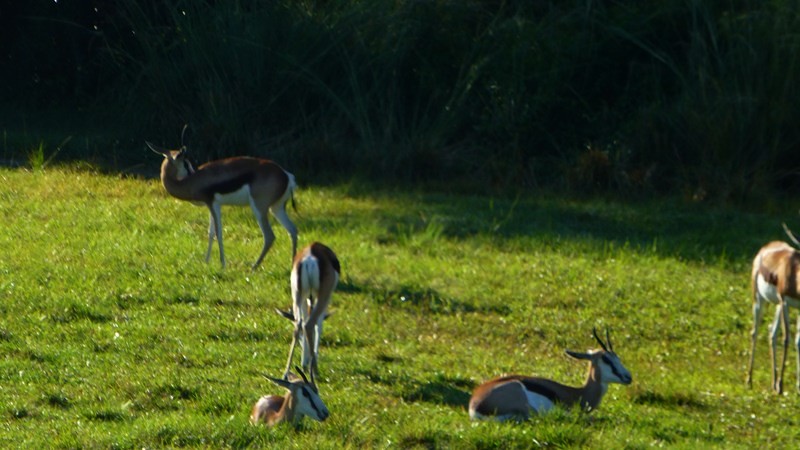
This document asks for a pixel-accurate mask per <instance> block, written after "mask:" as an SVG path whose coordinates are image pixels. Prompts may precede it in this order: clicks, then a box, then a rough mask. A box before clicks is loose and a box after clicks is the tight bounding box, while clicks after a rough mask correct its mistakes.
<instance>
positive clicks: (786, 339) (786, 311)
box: [778, 297, 789, 394]
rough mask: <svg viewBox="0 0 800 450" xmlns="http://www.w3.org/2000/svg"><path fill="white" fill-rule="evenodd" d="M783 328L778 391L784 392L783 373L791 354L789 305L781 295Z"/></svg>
mask: <svg viewBox="0 0 800 450" xmlns="http://www.w3.org/2000/svg"><path fill="white" fill-rule="evenodd" d="M781 318H782V319H783V320H781V328H782V329H783V356H782V357H781V375H780V378H778V383H779V385H778V393H779V394H781V393H783V374H784V370H785V369H786V357H787V356H788V354H789V305H787V304H786V302H785V301H784V300H783V297H781Z"/></svg>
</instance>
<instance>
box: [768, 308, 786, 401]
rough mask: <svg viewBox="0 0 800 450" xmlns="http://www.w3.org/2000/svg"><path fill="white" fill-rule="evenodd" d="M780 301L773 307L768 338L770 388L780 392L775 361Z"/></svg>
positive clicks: (779, 321)
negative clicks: (770, 367) (773, 314)
mask: <svg viewBox="0 0 800 450" xmlns="http://www.w3.org/2000/svg"><path fill="white" fill-rule="evenodd" d="M782 314H783V313H782V312H781V303H778V307H777V308H776V309H775V319H774V320H773V321H772V325H770V327H769V340H770V347H769V349H770V352H769V354H770V358H771V359H772V389H773V390H775V391H777V392H778V393H780V387H779V384H780V383H779V380H778V363H777V351H778V328H779V327H780V325H781V315H782Z"/></svg>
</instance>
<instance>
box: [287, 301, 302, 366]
mask: <svg viewBox="0 0 800 450" xmlns="http://www.w3.org/2000/svg"><path fill="white" fill-rule="evenodd" d="M295 319H297V316H296V315H295ZM301 331H302V322H301V321H300V320H299V319H298V320H296V321H295V323H294V333H292V345H291V346H290V347H289V357H288V358H287V359H286V369H285V370H284V371H283V379H284V380H288V379H289V370H291V368H292V358H293V357H294V348H295V347H296V346H297V339H298V338H299V337H300V333H301Z"/></svg>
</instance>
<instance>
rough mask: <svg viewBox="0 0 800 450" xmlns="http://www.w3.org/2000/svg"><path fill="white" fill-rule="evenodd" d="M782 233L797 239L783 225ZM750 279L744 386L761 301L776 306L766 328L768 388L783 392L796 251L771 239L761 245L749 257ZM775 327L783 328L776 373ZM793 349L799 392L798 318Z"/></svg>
mask: <svg viewBox="0 0 800 450" xmlns="http://www.w3.org/2000/svg"><path fill="white" fill-rule="evenodd" d="M783 228H784V230H785V231H786V234H787V235H788V236H789V238H790V239H791V240H792V241H793V242H794V243H795V244H798V245H800V243H798V242H797V238H795V237H794V234H793V233H792V232H791V230H789V228H788V227H787V226H786V224H784V225H783ZM750 281H751V283H752V290H753V331H752V332H751V333H750V364H749V367H748V369H747V385H748V386H752V385H753V360H754V359H755V353H756V335H757V334H758V325H759V323H760V322H761V317H762V315H763V313H764V311H763V310H762V307H763V304H764V301H765V300H766V301H768V302H770V303H774V304H776V305H777V309H776V311H775V319H774V320H773V321H772V326H771V327H770V342H771V347H770V355H771V358H772V388H773V389H774V390H775V391H776V392H777V393H779V394H781V393H783V371H784V368H785V366H786V354H787V350H788V348H789V308H790V307H794V308H798V307H800V292H798V282H800V251H798V250H796V249H795V248H793V247H792V246H790V245H789V244H787V243H786V242H782V241H772V242H770V243H768V244H767V245H765V246H763V247H761V250H759V251H758V253H757V254H756V256H755V258H753V270H752V272H751V277H750ZM778 327H781V328H783V356H782V357H781V369H780V373H778V370H777V366H776V351H777V347H778ZM795 347H796V348H797V351H798V355H797V369H798V373H797V389H798V391H800V318H798V322H797V334H796V336H795Z"/></svg>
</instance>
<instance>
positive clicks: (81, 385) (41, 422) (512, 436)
mask: <svg viewBox="0 0 800 450" xmlns="http://www.w3.org/2000/svg"><path fill="white" fill-rule="evenodd" d="M156 170H157V169H156V168H155V166H154V168H153V173H154V174H155V171H156ZM301 181H302V180H301ZM0 186H2V187H0V212H2V217H4V218H5V224H4V225H5V226H4V227H3V228H4V229H3V232H2V233H0V253H2V255H4V256H3V258H0V299H2V301H0V354H2V358H0V399H2V401H1V402H0V416H1V417H2V420H0V445H2V446H4V447H5V446H12V445H13V446H22V447H28V448H42V447H59V448H65V447H68V448H76V447H89V448H96V447H104V448H142V447H147V448H169V447H207V448H219V447H234V448H240V447H268V446H274V447H276V448H308V447H315V448H316V447H320V448H364V447H372V448H384V447H393V448H497V449H509V448H531V447H537V446H547V447H590V448H642V447H649V446H654V445H658V446H661V445H663V446H667V447H677V448H698V447H718V448H780V447H790V446H792V445H794V443H796V442H797V439H798V438H800V432H799V431H797V430H798V429H799V428H798V427H797V425H798V422H800V419H797V418H796V414H794V413H793V411H794V410H796V408H797V407H798V406H800V396H798V395H797V394H796V393H794V392H793V386H794V379H795V378H794V377H795V370H794V362H793V361H794V352H792V355H790V359H789V361H790V364H788V365H787V383H786V386H787V387H788V388H789V389H788V390H789V391H790V392H789V393H788V394H787V395H784V396H781V397H778V396H775V395H773V394H772V393H770V392H769V389H768V386H769V363H768V349H767V338H766V326H763V327H762V333H761V337H760V339H759V345H760V346H759V349H758V352H759V353H758V355H757V365H756V371H755V380H754V388H753V389H752V390H748V389H747V388H746V387H745V385H744V371H745V366H746V355H747V348H748V342H749V340H748V339H749V338H748V332H749V329H750V326H751V324H750V321H751V316H750V300H749V298H748V289H749V288H748V284H749V281H748V273H749V268H748V266H749V262H750V258H751V257H752V255H753V254H754V253H755V251H756V250H757V249H758V247H759V246H760V245H761V244H762V243H764V242H766V241H767V240H770V239H775V238H781V229H780V222H781V221H787V222H788V223H790V224H791V223H797V218H796V217H795V216H794V214H795V213H794V212H793V211H794V210H792V211H790V212H787V213H785V214H774V213H754V212H745V211H741V210H735V209H728V208H721V207H712V208H710V207H708V206H706V205H700V206H696V205H687V204H684V203H681V202H680V201H669V200H661V201H649V202H640V203H620V202H616V201H610V200H598V199H595V200H576V199H570V198H564V197H555V198H554V197H553V196H551V195H548V194H546V193H542V194H541V195H538V196H523V197H520V198H518V199H516V200H513V199H496V198H495V199H493V198H488V197H479V196H474V197H465V196H463V197H456V196H448V195H441V194H425V193H389V192H371V191H369V190H367V189H365V188H363V187H360V186H356V185H341V186H337V187H325V188H321V187H307V186H306V187H302V188H301V190H300V191H299V192H298V195H297V198H298V201H299V204H300V212H299V214H293V217H294V218H296V222H297V224H298V226H299V228H300V230H301V234H300V243H301V244H305V243H308V242H311V241H312V240H321V241H323V242H325V243H327V244H328V245H330V246H331V247H332V248H333V249H335V250H336V251H337V253H338V254H339V257H340V259H341V261H342V265H343V276H342V281H341V283H340V286H339V289H338V290H337V292H336V293H335V294H334V298H333V306H332V309H333V310H335V314H334V315H333V316H332V317H331V318H330V319H329V322H328V323H327V325H326V328H325V334H324V336H323V346H322V350H321V370H322V376H321V379H320V381H319V385H320V391H321V394H322V396H323V398H324V399H325V401H326V403H327V404H328V406H329V408H330V410H331V413H332V415H331V418H330V419H329V420H328V421H327V422H325V423H316V422H312V421H309V420H306V421H305V422H304V423H303V424H302V425H301V426H299V427H297V428H296V429H295V428H293V427H288V426H283V427H278V428H274V429H267V428H262V427H251V426H250V425H249V423H248V414H249V410H250V407H251V406H252V404H253V403H254V402H255V400H256V399H257V398H258V397H259V396H261V395H263V394H266V393H278V392H280V389H279V388H277V387H275V386H273V385H271V384H269V383H268V382H266V381H265V380H264V379H263V378H262V377H261V374H262V373H267V374H272V375H279V374H280V373H281V371H282V369H283V365H284V363H285V357H286V351H287V350H288V345H289V343H290V329H291V327H290V325H289V324H288V323H287V322H286V321H285V320H284V319H281V318H280V317H278V316H277V315H276V314H274V313H273V312H272V310H273V308H275V307H282V308H286V307H288V305H289V283H288V274H289V260H290V254H289V253H290V251H289V247H290V246H289V239H288V237H287V236H286V234H285V233H284V232H283V231H282V229H280V228H278V227H277V226H276V227H275V230H276V233H277V234H278V238H277V240H276V244H275V246H274V247H273V249H272V251H271V252H270V253H269V255H268V256H267V258H266V259H265V261H264V264H263V265H262V267H261V268H260V269H259V270H258V271H256V272H251V271H250V270H249V265H250V264H251V263H252V262H253V261H254V259H255V257H256V256H257V254H258V251H259V249H260V245H261V244H260V233H259V232H258V229H257V226H256V224H255V222H254V220H253V218H252V217H251V215H250V212H249V210H247V209H235V208H227V209H226V210H225V212H224V216H225V218H226V219H225V224H226V230H225V238H226V249H227V256H228V261H229V267H228V268H227V269H225V270H222V269H220V267H219V263H218V259H217V258H216V255H215V258H214V259H213V260H212V263H211V264H205V263H203V255H204V252H205V235H206V227H207V213H206V211H204V210H203V209H201V208H197V207H194V206H192V205H190V204H187V203H181V202H178V201H177V200H174V199H172V198H169V197H168V196H167V195H166V194H165V192H164V191H163V189H162V188H161V186H160V185H159V184H158V182H157V181H156V180H154V179H147V180H143V179H136V178H124V177H119V176H112V175H101V174H97V173H93V172H92V171H88V170H76V169H69V168H55V167H46V168H42V169H41V170H36V171H34V172H29V171H26V170H6V169H0ZM795 228H798V227H795ZM767 315H768V316H769V314H767ZM765 325H766V324H765ZM593 326H598V327H600V328H601V329H602V328H604V327H607V326H608V327H611V329H612V340H613V342H614V345H615V347H616V349H617V351H618V353H619V354H620V356H621V357H622V359H623V362H624V363H625V365H626V366H627V367H628V368H629V369H630V371H631V372H632V373H633V376H634V383H633V385H632V386H629V387H623V386H617V385H615V386H612V387H611V388H610V389H609V392H608V394H607V396H606V398H605V399H604V402H603V404H602V405H601V407H600V409H599V410H598V411H596V412H595V413H593V414H591V415H585V414H581V413H578V412H574V411H567V412H557V413H555V414H552V415H549V416H546V417H540V418H534V419H532V420H531V421H530V422H526V423H522V424H496V423H473V422H470V421H469V418H468V416H467V412H466V403H467V401H468V398H469V394H470V392H471V390H472V389H473V388H474V387H475V386H476V385H477V384H478V383H480V382H481V381H482V380H484V379H486V378H489V377H492V376H495V375H498V374H501V373H506V372H518V373H525V374H539V375H545V376H549V377H553V378H555V379H558V380H561V381H564V382H567V383H570V384H579V383H581V382H582V381H583V376H584V374H585V370H586V368H585V366H584V365H583V364H581V363H577V362H574V361H572V360H571V359H569V358H568V357H566V356H565V355H564V349H566V348H570V349H576V350H583V349H586V348H589V347H592V346H593V345H594V342H593V339H592V338H591V329H592V327H593Z"/></svg>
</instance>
